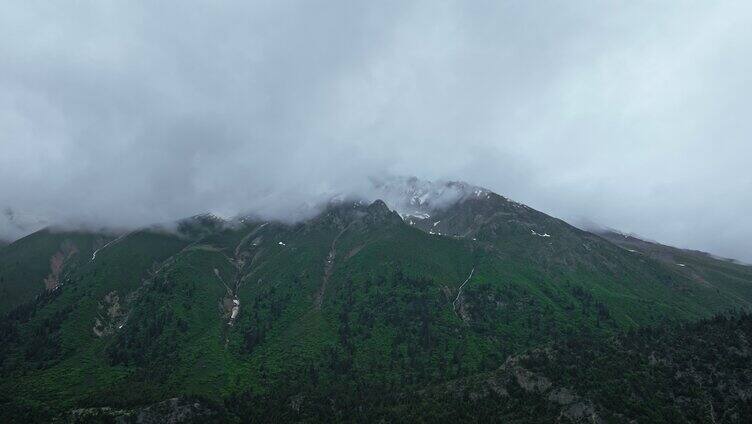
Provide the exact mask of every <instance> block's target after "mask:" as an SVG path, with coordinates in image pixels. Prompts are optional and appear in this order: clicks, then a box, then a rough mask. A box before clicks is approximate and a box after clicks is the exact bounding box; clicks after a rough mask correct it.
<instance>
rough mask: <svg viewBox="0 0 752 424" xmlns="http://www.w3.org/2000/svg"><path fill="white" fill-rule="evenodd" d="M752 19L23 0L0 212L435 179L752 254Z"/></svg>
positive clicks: (313, 194)
mask: <svg viewBox="0 0 752 424" xmlns="http://www.w3.org/2000/svg"><path fill="white" fill-rule="evenodd" d="M750 22H752V6H750V4H749V2H742V1H740V2H690V3H687V2H677V3H675V4H668V3H666V2H662V3H660V4H658V3H655V2H645V3H641V2H560V3H558V4H554V3H539V2H476V1H473V2H460V1H457V2H453V1H448V2H441V1H433V0H432V1H425V2H401V1H394V2H390V1H386V2H352V1H326V2H323V1H321V2H318V1H300V2H295V1H256V2H234V3H221V2H209V1H202V2H185V1H174V2H167V1H160V2H146V1H145V2H94V1H92V2H86V1H81V2H66V3H50V2H42V1H40V2H36V1H18V2H15V4H6V5H5V7H4V8H3V13H2V14H0V93H2V94H1V95H0V208H2V209H5V208H11V209H12V211H13V214H14V216H15V222H16V223H18V222H19V219H21V220H23V217H24V216H26V217H27V218H26V219H27V221H34V220H39V219H44V220H48V221H51V222H69V223H88V224H91V225H108V226H132V225H141V224H145V223H152V222H159V221H168V220H171V219H174V218H178V217H183V216H187V215H191V214H194V213H199V212H203V211H212V212H215V213H219V214H224V215H231V214H234V213H237V212H241V211H256V212H261V213H265V214H271V215H274V216H290V214H291V213H293V212H291V211H294V210H295V208H296V207H298V205H300V204H301V203H305V202H308V203H313V202H316V201H317V199H319V198H321V196H325V195H329V194H331V193H335V192H339V191H357V190H359V189H360V188H362V187H364V185H365V184H367V181H368V179H367V177H368V176H372V175H388V174H398V175H417V176H419V177H422V178H428V179H437V178H446V179H462V180H467V181H469V182H471V183H475V184H479V185H483V186H486V187H488V188H490V189H492V190H494V191H497V192H499V193H500V194H504V195H507V196H509V197H511V198H514V199H516V200H518V201H521V202H524V203H528V204H529V205H531V206H532V207H535V208H538V209H541V210H543V211H545V212H548V213H550V214H553V215H556V216H559V217H562V218H564V219H568V220H570V221H571V222H574V223H578V222H584V221H592V222H597V223H599V224H602V225H606V226H611V227H615V228H619V229H622V230H625V231H632V232H636V233H639V234H642V235H644V236H647V237H650V238H653V239H657V240H660V241H663V242H667V243H673V244H676V245H681V246H687V247H694V248H701V249H705V250H709V251H712V252H715V253H718V254H721V255H727V256H732V257H737V258H740V259H744V260H747V261H752V219H751V218H750V216H749V211H750V210H752V195H750V193H751V192H752V171H750V169H749V162H750V158H751V157H752V143H751V141H750V135H752V120H750V119H749V118H748V115H749V114H748V113H747V109H748V105H747V102H748V101H749V99H750V97H751V96H750V94H752V88H751V87H752V84H751V83H752V81H750V79H752V59H750V55H749V51H752V37H750V35H749V30H748V28H749V25H750ZM6 215H7V214H6ZM19 217H20V218H19ZM0 221H2V219H0ZM6 221H7V220H6ZM18 228H19V227H18V225H15V224H11V223H8V222H5V223H3V224H0V231H1V232H4V233H5V236H6V237H12V236H17V235H19V233H20V232H22V231H21V230H18Z"/></svg>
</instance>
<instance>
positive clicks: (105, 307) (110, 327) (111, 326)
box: [92, 291, 127, 337]
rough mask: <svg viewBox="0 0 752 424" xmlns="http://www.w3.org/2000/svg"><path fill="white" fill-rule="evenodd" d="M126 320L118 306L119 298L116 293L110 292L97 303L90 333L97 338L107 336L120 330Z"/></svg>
mask: <svg viewBox="0 0 752 424" xmlns="http://www.w3.org/2000/svg"><path fill="white" fill-rule="evenodd" d="M126 318H127V316H126V313H125V310H124V309H123V307H122V306H121V304H120V296H118V293H117V291H112V292H110V293H107V295H105V297H104V298H103V299H102V300H101V301H100V302H99V306H98V314H97V317H96V318H95V319H94V327H93V328H92V331H94V334H95V335H96V336H97V337H105V336H108V335H110V334H113V333H114V332H115V331H117V330H119V329H120V328H122V327H123V325H124V324H125V320H126Z"/></svg>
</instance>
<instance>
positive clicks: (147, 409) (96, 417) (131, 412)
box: [67, 398, 215, 424]
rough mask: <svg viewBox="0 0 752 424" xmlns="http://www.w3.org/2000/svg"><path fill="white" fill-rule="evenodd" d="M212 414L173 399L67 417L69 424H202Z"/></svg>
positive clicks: (79, 412) (81, 411)
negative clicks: (130, 407) (197, 423)
mask: <svg viewBox="0 0 752 424" xmlns="http://www.w3.org/2000/svg"><path fill="white" fill-rule="evenodd" d="M213 415H215V412H214V411H212V410H211V409H209V408H208V407H207V406H206V405H203V404H201V403H200V402H189V401H188V400H186V399H183V398H172V399H168V400H165V401H162V402H159V403H155V404H152V405H148V406H144V407H141V408H136V409H115V408H110V407H102V408H81V409H74V410H73V411H71V412H70V413H69V414H68V417H67V418H68V420H67V421H68V422H71V423H76V424H79V423H91V422H115V423H117V424H162V423H165V424H179V423H194V422H203V421H205V420H207V419H209V418H211V417H212V416H213Z"/></svg>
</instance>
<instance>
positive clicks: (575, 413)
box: [0, 179, 752, 422]
mask: <svg viewBox="0 0 752 424" xmlns="http://www.w3.org/2000/svg"><path fill="white" fill-rule="evenodd" d="M376 186H377V188H378V189H379V190H380V192H381V193H383V196H382V198H383V199H384V200H385V201H386V203H385V201H382V200H373V201H363V200H359V199H355V200H343V199H339V200H337V201H332V202H331V203H329V204H328V205H327V207H325V208H324V209H323V210H322V211H321V212H320V213H319V214H317V215H316V216H314V217H312V218H310V219H307V220H304V221H301V222H297V223H292V224H289V223H282V222H276V221H266V220H261V219H255V218H251V217H247V218H243V219H235V220H231V221H225V220H222V219H219V218H217V217H214V216H211V215H201V216H197V217H193V218H190V219H186V220H183V221H181V222H180V223H179V224H178V225H177V229H176V230H174V231H166V230H162V229H159V228H156V227H155V228H146V229H141V230H136V231H132V232H129V233H122V234H111V233H101V234H100V233H91V232H70V231H67V232H66V231H54V230H52V229H46V230H42V231H39V232H36V233H34V234H31V235H29V236H27V237H25V238H23V239H20V240H17V241H15V242H13V243H11V244H9V245H7V246H4V247H0V313H2V314H3V318H2V320H0V376H2V378H0V410H2V413H0V414H3V416H2V418H3V419H4V421H8V422H14V421H17V422H29V421H34V420H39V421H46V420H49V419H50V418H51V417H52V418H54V417H57V418H60V419H63V420H72V421H83V422H85V421H96V420H105V419H113V417H120V418H121V419H125V420H131V419H132V420H136V417H138V416H144V414H146V415H148V414H156V412H154V411H162V412H161V413H162V414H163V416H162V418H164V417H165V416H171V417H173V418H174V417H182V418H181V419H183V420H185V421H190V420H197V421H201V422H204V421H209V420H212V419H214V420H217V421H222V422H225V421H237V422H245V421H272V420H283V421H296V420H304V421H317V420H322V421H332V420H335V421H336V420H339V421H355V420H366V421H370V420H376V419H385V420H387V421H401V418H405V419H406V418H407V417H410V418H411V419H420V418H421V416H422V417H423V418H426V419H428V418H435V419H447V418H451V417H455V418H457V417H460V418H466V419H471V418H472V417H473V416H474V417H475V418H478V417H479V415H472V414H473V413H477V414H480V413H481V412H482V413H483V414H492V415H493V416H496V417H506V418H507V420H509V421H514V420H518V421H523V422H524V421H534V420H535V416H536V415H535V414H534V413H532V412H531V411H535V410H538V411H542V412H541V415H540V417H542V418H541V420H544V421H547V419H545V418H544V417H548V416H551V417H554V418H555V417H564V418H563V419H566V420H570V421H578V420H590V421H592V420H596V421H597V420H600V419H607V420H610V421H620V420H622V419H623V420H627V421H628V419H627V418H629V417H632V418H638V419H639V418H643V419H645V417H646V416H645V415H644V414H645V413H646V412H645V411H643V410H642V409H640V408H636V407H634V406H630V407H628V406H624V407H623V408H620V407H618V405H615V404H613V403H609V402H610V400H609V399H611V398H610V397H609V396H610V395H608V394H604V393H603V392H599V391H597V390H596V389H594V388H593V386H592V385H593V384H595V383H593V382H592V381H591V380H587V381H590V383H587V384H591V385H590V386H587V385H585V386H583V385H582V384H585V383H582V384H580V383H577V382H576V381H574V380H571V379H570V380H567V378H570V377H571V378H574V377H572V376H575V377H576V375H577V374H571V375H570V374H567V373H566V372H564V373H563V374H562V373H559V371H556V370H557V369H559V368H557V367H564V368H566V367H567V366H571V365H572V364H573V363H574V362H573V361H575V357H574V356H573V355H575V356H576V355H580V356H583V358H580V359H576V360H577V361H579V360H582V361H591V368H592V372H591V374H587V375H585V374H583V376H584V377H583V378H586V379H598V378H601V374H598V373H599V372H600V373H608V371H607V370H605V368H603V367H604V364H603V363H601V362H599V358H598V357H597V356H598V355H601V353H598V352H600V351H601V350H608V349H611V350H608V351H607V352H605V353H603V355H606V356H608V355H613V356H615V357H616V356H619V355H618V351H619V349H626V350H627V351H628V352H631V353H630V354H632V353H634V354H635V355H638V354H642V353H640V352H647V351H646V350H644V349H643V350H639V349H637V350H635V349H636V348H635V349H631V348H629V347H625V345H624V343H638V344H639V343H641V342H639V340H641V339H639V340H638V339H626V340H637V341H629V342H619V341H618V340H622V339H621V338H623V337H637V336H629V335H628V334H633V333H634V331H637V329H644V328H662V329H665V330H660V331H665V332H667V334H670V337H674V338H681V337H683V336H682V335H681V333H680V331H681V330H680V329H681V328H685V327H682V326H680V325H681V324H682V323H687V322H693V321H698V320H702V319H709V318H710V317H712V316H714V315H717V314H719V313H725V312H728V311H746V310H748V309H749V308H750V306H752V268H750V267H747V266H743V265H740V264H736V263H733V262H730V261H724V260H720V259H715V258H713V257H711V256H709V255H702V254H698V253H696V252H689V251H683V250H680V249H674V248H669V247H666V246H661V245H657V244H654V243H648V242H643V241H639V240H637V239H634V240H632V241H629V240H627V241H625V238H624V237H621V238H620V236H618V235H615V234H613V233H608V234H601V235H598V234H594V233H590V232H586V231H583V230H580V229H578V228H575V227H573V226H571V225H568V224H567V223H565V222H563V221H561V220H558V219H556V218H552V217H550V216H548V215H546V214H543V213H541V212H538V211H535V210H533V209H531V208H529V207H527V206H525V205H522V204H519V203H516V202H513V201H511V200H509V199H506V198H504V197H502V196H499V195H497V194H495V193H492V192H490V191H488V190H485V189H482V188H478V187H473V186H470V185H468V184H465V183H433V184H431V183H425V182H421V181H418V180H414V179H412V180H406V181H400V182H399V183H397V182H394V181H387V182H381V183H378V184H376ZM705 322H715V321H705ZM723 322H724V324H723V325H725V326H726V327H724V328H727V327H729V328H730V327H731V326H737V327H738V328H731V329H728V332H729V334H736V335H737V336H738V337H737V336H734V337H737V339H738V338H740V337H741V338H746V337H749V336H752V335H748V322H749V319H748V318H739V319H736V318H729V319H728V320H726V321H723ZM697 325H700V324H697ZM707 325H710V324H707ZM686 328H689V327H686ZM691 328H693V331H694V333H696V334H700V333H701V332H702V331H703V329H704V328H705V327H691ZM630 331H631V332H633V333H628V332H630ZM639 331H645V330H639ZM656 331H658V330H656ZM694 333H693V334H694ZM639 334H643V333H639ZM651 334H652V333H651ZM645 337H647V336H645ZM667 337H668V338H670V337H669V336H667ZM700 339H701V338H700V337H698V338H694V339H692V338H691V337H690V338H688V340H689V342H687V343H688V344H689V343H695V344H697V343H701V341H698V340H700ZM737 339H734V340H737ZM650 340H652V342H651V343H654V344H656V347H655V349H657V351H659V350H660V349H661V347H660V346H658V344H660V341H659V340H657V339H655V338H653V339H650ZM739 340H741V339H739ZM745 340H746V339H745ZM585 341H587V343H585ZM737 341H738V340H737ZM567 343H570V344H567ZM571 343H583V349H582V350H579V351H577V350H576V349H575V348H574V347H572V346H573V345H571ZM614 343H617V344H614ZM739 343H742V342H739ZM562 346H565V347H562ZM609 346H611V348H610V347H609ZM640 346H642V345H640ZM599 349H600V350H599ZM698 349H699V348H698ZM719 349H720V348H719ZM744 349H746V348H743V346H741V345H740V347H739V348H738V349H737V350H738V351H739V352H742V353H743V354H740V355H741V356H740V357H741V358H742V359H739V361H740V362H735V363H734V364H731V363H728V364H727V363H722V364H720V365H718V366H719V367H722V366H726V365H728V367H729V369H732V367H733V366H739V364H747V363H748V361H749V359H748V355H749V353H748V350H744ZM541 352H544V353H541ZM545 352H548V353H545ZM552 352H553V353H552ZM587 352H590V353H587ZM592 352H596V353H592ZM635 352H636V353H635ZM745 352H746V353H745ZM587 355H590V356H589V357H587V358H585V357H584V356H587ZM593 355H595V356H593ZM646 355H649V353H646ZM666 355H668V356H667V357H671V358H674V357H675V355H674V354H673V353H667V354H666ZM560 358H564V359H561V360H560ZM640 358H642V359H644V358H646V356H644V355H643V356H641V357H640ZM622 360H623V361H626V359H622ZM646 360H647V361H648V363H649V362H650V361H652V359H646ZM655 360H656V361H658V363H662V362H660V361H661V359H660V358H658V357H656V359H655ZM546 361H548V362H546ZM744 361H747V362H744ZM643 362H644V361H643ZM643 362H639V361H637V362H631V363H627V362H625V363H624V364H621V365H618V366H619V367H622V368H621V369H628V368H629V366H633V365H634V366H638V365H639V366H640V367H642V366H643V365H642V364H643ZM727 362H728V361H727ZM615 363H618V362H615ZM520 364H522V365H520ZM523 365H524V370H525V371H524V372H523V371H520V369H523V368H521V367H523ZM536 367H537V368H536ZM598 367H600V368H598ZM564 368H561V369H564ZM591 368H583V370H582V372H583V373H587V372H588V371H587V370H589V369H591ZM567 369H569V368H567ZM640 369H643V368H640ZM544 371H545V372H544ZM673 371H676V370H675V369H672V372H673ZM567 372H568V371H567ZM611 372H612V373H613V372H617V371H613V370H612V371H611ZM635 372H637V371H635ZM667 372H668V371H667ZM526 373H530V375H529V376H528V374H526ZM539 374H540V378H541V379H543V380H545V381H546V382H548V383H546V384H547V385H546V384H544V386H546V389H545V390H538V389H537V388H536V387H538V386H536V384H537V383H535V382H536V381H539V380H536V378H538V377H535V376H537V375H539ZM498 375H502V377H503V378H502V377H498V379H499V381H502V380H503V381H504V384H501V383H499V385H498V387H497V386H494V387H497V388H499V390H498V391H494V390H490V389H488V388H487V387H485V386H484V387H485V388H483V387H481V386H482V385H480V386H479V384H480V383H477V381H486V382H487V384H492V385H493V384H495V383H488V381H491V380H493V379H494V378H496V377H493V378H492V377H491V376H498ZM519 375H522V376H523V377H522V379H521V380H520V378H521V377H519ZM604 375H605V374H604ZM717 375H718V374H713V376H717ZM510 376H511V377H510ZM526 376H527V377H529V378H527V377H526ZM567 376H570V377H567ZM609 376H610V377H609V378H611V380H608V379H607V380H604V381H607V382H608V383H607V384H635V381H633V380H629V378H627V380H620V379H617V378H615V377H614V376H613V375H611V374H609ZM668 378H669V377H668V374H666V375H665V376H664V375H661V376H655V379H656V380H655V381H656V383H655V384H656V385H660V384H664V385H665V384H668V383H667V381H668V380H667V379H668ZM703 378H704V377H703ZM708 378H711V377H708ZM713 378H715V377H713ZM489 379H490V380H489ZM543 380H540V381H543ZM494 381H495V380H494ZM510 381H511V382H513V383H509V382H510ZM531 381H532V383H530V382H531ZM583 381H584V380H583ZM624 381H627V383H624ZM745 381H746V382H745ZM748 381H750V380H740V381H738V382H737V383H736V386H735V387H736V389H738V390H742V391H743V390H746V389H749V386H748V385H749V383H748ZM527 383H530V384H532V386H530V384H527ZM484 384H486V383H484ZM526 384H527V385H526ZM745 384H746V385H747V386H746V389H745V386H744V385H745ZM476 386H477V387H481V388H476ZM507 386H509V387H507ZM531 387H532V389H531ZM541 387H542V386H541ZM501 388H503V390H501ZM552 390H559V391H558V392H556V393H558V394H556V395H551V391H552ZM738 390H737V391H736V392H734V393H735V395H734V396H735V397H733V399H735V400H739V399H741V400H739V402H743V401H746V399H748V398H749V396H747V397H745V395H738ZM750 392H751V393H752V391H750ZM414 393H417V394H415V395H414ZM457 393H460V394H461V395H456V394H457ZM468 393H469V395H468ZM477 393H484V395H483V396H480V395H477ZM489 393H490V394H489ZM504 393H506V394H504ZM510 393H511V394H510ZM575 393H576V394H575ZM672 393H673V392H672ZM677 393H678V392H677ZM457 396H460V397H459V398H458V397H457ZM468 396H470V397H468ZM489 396H495V397H499V396H501V397H503V398H504V399H506V400H505V402H502V403H499V402H496V401H494V402H490V401H488V399H491V398H489ZM551 396H553V398H552V397H551ZM614 396H615V395H614ZM670 396H673V395H672V394H666V397H665V398H661V399H662V400H661V402H663V403H661V404H660V406H661V407H662V408H663V409H661V410H660V411H659V412H655V414H654V415H651V416H650V419H651V420H655V419H658V418H665V419H666V420H667V421H671V420H672V417H673V418H677V417H678V418H679V420H681V419H682V416H681V411H679V412H677V411H676V410H675V409H672V408H673V407H674V406H675V405H678V404H677V403H676V402H673V403H672V401H671V399H674V398H671V397H670ZM679 396H685V397H686V396H689V399H690V401H691V402H690V401H687V402H689V403H691V405H693V408H695V409H692V411H695V412H696V411H705V410H706V409H707V405H710V407H713V406H714V405H715V406H716V407H721V406H724V405H725V406H727V407H732V406H734V407H735V405H730V406H729V405H726V404H721V403H719V402H721V401H722V399H719V398H718V396H720V395H718V396H716V398H712V396H711V395H708V396H711V397H709V398H707V399H706V398H704V397H703V398H701V399H700V395H699V394H696V393H695V394H692V393H690V394H683V393H681V394H676V397H679ZM692 396H695V397H692ZM703 396H705V394H703ZM175 398H177V400H175ZM470 398H472V399H471V400H472V402H471V401H470V400H468V399H470ZM170 399H172V401H171V400H170ZM458 399H459V400H458ZM493 399H496V398H493ZM525 399H529V400H530V402H531V403H529V405H533V406H530V408H533V409H529V408H528V409H525V407H524V402H523V400H525ZM551 399H554V401H552V400H551ZM556 399H559V400H562V399H563V400H562V401H561V402H559V401H556ZM682 399H683V398H682ZM698 399H699V400H698ZM473 402H475V403H473ZM484 402H485V403H484ZM708 402H709V403H708ZM706 403H707V404H706ZM473 404H477V406H478V407H477V408H475V409H473V408H468V405H473ZM415 405H422V407H421V408H419V409H415V408H412V406H415ZM442 405H443V406H442ZM463 405H464V406H463ZM492 405H496V406H493V407H492ZM536 405H537V406H536ZM139 408H140V409H139ZM144 408H146V409H144ZM446 408H450V409H446ZM519 408H522V410H525V411H527V412H524V413H523V412H521V411H522V410H520V409H519ZM535 408H538V409H535ZM614 408H616V410H615V409H614ZM703 408H706V409H703ZM744 408H747V409H744ZM138 411H140V412H138ZM144 411H147V412H148V413H147V412H144ZM437 411H438V412H437ZM441 411H443V412H441ZM661 411H663V412H661ZM748 411H749V408H748V407H739V409H738V411H737V412H736V415H728V418H729V419H732V418H733V419H737V420H739V419H743V418H744V417H745V416H746V417H748V416H749V415H748V413H749V412H748ZM692 413H694V412H692ZM697 413H700V412H697ZM702 413H703V414H705V412H702ZM714 413H715V412H714ZM139 414H140V415H139ZM164 414H166V415H164ZM170 414H172V415H170ZM468 414H470V415H468ZM620 414H621V415H620ZM640 414H643V415H640ZM656 414H657V415H656ZM676 414H679V415H676ZM745 414H746V415H745ZM693 416H694V415H693ZM61 417H62V418H61ZM714 417H715V415H714ZM683 418H684V419H687V420H689V419H691V417H689V416H684V417H683ZM125 422H128V421H125Z"/></svg>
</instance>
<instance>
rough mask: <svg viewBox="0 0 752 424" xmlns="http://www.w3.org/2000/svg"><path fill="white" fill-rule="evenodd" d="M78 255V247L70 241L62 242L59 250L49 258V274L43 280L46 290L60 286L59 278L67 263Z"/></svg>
mask: <svg viewBox="0 0 752 424" xmlns="http://www.w3.org/2000/svg"><path fill="white" fill-rule="evenodd" d="M77 253H78V247H77V246H76V245H75V244H74V243H73V242H71V241H68V240H66V241H64V242H63V243H62V244H61V245H60V250H59V251H57V252H55V254H54V255H52V257H51V258H50V274H49V275H48V276H47V277H46V278H45V279H44V287H45V288H46V289H47V290H55V289H56V288H57V287H58V286H59V285H60V276H61V275H62V273H63V268H65V265H66V264H67V263H68V261H69V260H70V259H71V258H72V257H73V256H74V255H75V254H77Z"/></svg>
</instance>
